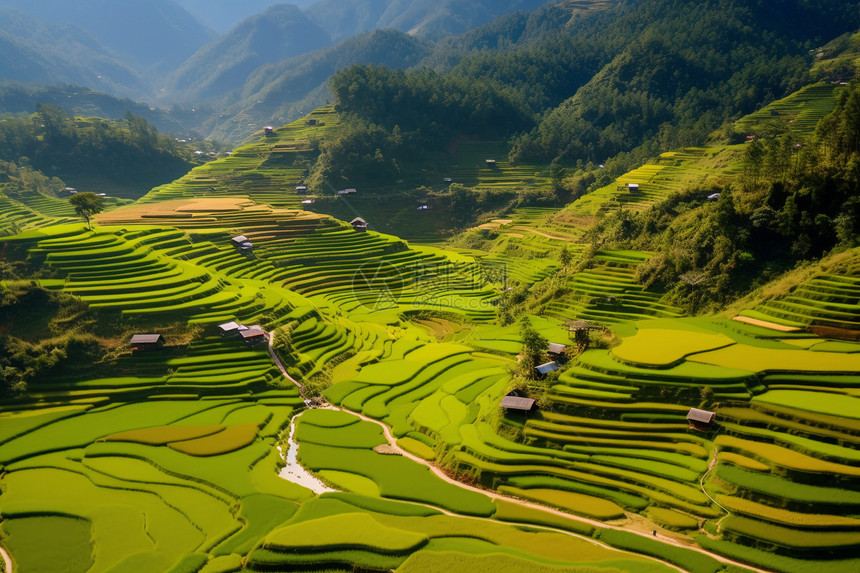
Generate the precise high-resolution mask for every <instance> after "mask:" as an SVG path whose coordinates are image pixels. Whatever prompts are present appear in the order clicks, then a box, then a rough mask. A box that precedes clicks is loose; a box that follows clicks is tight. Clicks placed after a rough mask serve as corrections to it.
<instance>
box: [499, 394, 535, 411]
mask: <svg viewBox="0 0 860 573" xmlns="http://www.w3.org/2000/svg"><path fill="white" fill-rule="evenodd" d="M499 406H500V407H502V408H504V409H505V410H508V411H510V410H514V411H517V412H531V411H533V410H534V409H535V401H534V400H533V399H532V398H521V397H520V396H505V397H504V398H502V402H501V404H499Z"/></svg>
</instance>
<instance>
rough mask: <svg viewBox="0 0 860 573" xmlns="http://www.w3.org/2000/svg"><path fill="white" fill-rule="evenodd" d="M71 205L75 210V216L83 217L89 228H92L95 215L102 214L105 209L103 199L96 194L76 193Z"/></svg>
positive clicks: (71, 199) (70, 200)
mask: <svg viewBox="0 0 860 573" xmlns="http://www.w3.org/2000/svg"><path fill="white" fill-rule="evenodd" d="M69 203H71V204H72V207H74V208H75V214H76V215H77V216H78V217H82V218H83V220H84V221H86V222H87V227H88V228H92V227H91V226H90V219H91V218H92V217H93V215H97V214H98V213H101V212H102V210H103V209H104V208H105V205H104V202H103V201H102V198H101V197H99V196H98V195H96V194H95V193H89V192H86V193H76V194H75V195H72V196H71V197H70V198H69Z"/></svg>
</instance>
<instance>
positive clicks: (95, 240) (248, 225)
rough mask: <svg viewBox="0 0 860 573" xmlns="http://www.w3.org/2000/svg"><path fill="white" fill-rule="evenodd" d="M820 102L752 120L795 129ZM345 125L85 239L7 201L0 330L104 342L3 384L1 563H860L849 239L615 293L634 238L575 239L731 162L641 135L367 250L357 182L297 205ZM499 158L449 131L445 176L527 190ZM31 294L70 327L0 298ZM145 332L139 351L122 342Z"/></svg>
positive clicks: (270, 139)
mask: <svg viewBox="0 0 860 573" xmlns="http://www.w3.org/2000/svg"><path fill="white" fill-rule="evenodd" d="M825 88H826V89H825ZM833 91H834V90H833V88H832V87H831V86H824V87H822V86H812V87H811V88H808V89H806V90H803V91H801V92H799V93H798V94H795V96H792V97H790V98H787V99H785V100H781V101H779V102H776V103H774V104H772V107H773V108H774V109H775V110H776V113H778V114H785V115H790V116H791V119H792V120H796V121H795V126H796V129H797V130H799V131H802V130H807V131H808V130H809V129H810V127H809V126H808V125H807V122H810V121H812V122H814V121H817V120H818V119H820V117H821V116H823V115H824V114H825V113H826V112H827V111H828V110H829V109H831V108H832V106H833V98H834V95H833ZM828 106H830V107H828ZM759 113H760V114H764V115H762V117H767V118H769V117H771V116H772V115H773V114H772V113H771V110H769V109H766V110H764V111H762V112H759ZM309 119H313V120H315V121H312V122H311V121H308V120H309ZM760 119H761V118H760V117H759V116H757V115H754V116H751V117H749V118H746V119H744V120H742V121H741V122H740V123H741V125H743V126H744V128H745V129H746V128H747V127H750V126H754V125H755V124H756V122H758V121H759V120H760ZM337 125H338V115H337V114H336V113H335V112H334V110H333V109H331V108H324V109H321V110H318V111H317V112H314V114H312V115H311V116H309V117H308V118H303V119H302V120H299V121H296V122H294V123H292V124H290V125H287V126H283V127H279V128H277V129H275V130H273V133H272V134H264V133H259V134H255V135H254V136H252V138H251V139H250V140H249V142H248V143H247V144H246V145H244V146H242V147H240V148H238V149H236V150H235V151H234V152H233V154H232V155H231V156H229V157H226V158H222V159H218V160H215V161H213V162H211V163H207V164H206V165H203V166H200V167H197V168H195V169H194V170H192V171H191V172H190V173H189V174H188V175H186V176H185V177H183V178H181V179H179V180H177V181H175V182H173V183H170V184H167V185H163V186H161V187H158V188H156V189H153V190H152V191H151V192H150V193H149V194H148V195H146V196H145V197H143V198H142V199H140V200H139V201H137V202H135V203H132V204H124V205H120V204H118V203H116V204H111V205H109V206H108V208H107V210H106V211H105V212H103V213H101V214H99V215H98V216H97V217H95V219H94V220H93V224H92V227H91V228H89V227H88V226H87V225H84V224H83V223H81V222H80V221H79V220H78V219H76V218H75V217H74V212H73V211H72V210H71V209H70V208H68V205H66V204H65V203H63V202H60V201H59V200H56V201H49V200H40V199H39V198H38V197H35V198H34V197H30V198H27V197H19V198H17V199H15V198H9V197H8V196H6V195H3V196H0V222H2V224H3V225H5V226H6V227H7V228H12V226H13V225H14V230H16V231H19V232H16V233H15V234H11V235H8V236H4V237H2V238H0V258H2V261H3V262H4V264H5V265H6V266H7V267H8V268H9V269H14V270H15V273H14V274H15V276H12V274H11V272H10V274H8V275H4V276H7V277H8V278H7V279H6V280H4V281H3V282H2V283H0V285H2V291H0V292H3V291H5V292H8V293H10V294H9V296H8V297H7V298H6V299H4V301H5V302H4V304H6V305H7V306H4V307H0V308H2V309H3V314H2V316H0V334H2V335H3V336H6V335H8V336H9V337H12V336H15V337H18V338H16V340H18V339H20V340H25V341H27V340H30V341H31V342H32V340H34V338H33V337H36V336H37V335H41V338H40V339H39V340H42V339H44V340H48V341H50V340H54V339H57V338H61V337H62V336H63V335H64V333H68V332H72V331H74V329H76V328H83V329H84V331H86V333H87V334H88V335H90V336H92V337H93V339H94V340H97V341H99V342H100V343H102V344H104V345H106V347H108V348H109V351H106V352H104V353H103V354H102V355H101V356H99V357H98V358H97V359H94V360H93V364H92V365H91V367H89V368H83V369H82V368H75V367H72V366H74V361H75V359H77V358H78V357H77V355H75V354H74V352H75V349H74V347H73V346H71V344H70V345H69V346H68V349H67V350H62V349H59V350H58V352H59V353H60V354H63V356H62V357H60V358H58V360H59V366H55V367H51V368H45V369H43V370H41V371H40V372H41V374H40V375H38V376H37V377H35V378H34V379H32V380H30V382H29V383H28V385H27V387H26V391H21V392H18V393H17V394H14V395H7V396H6V397H4V398H3V400H2V408H0V543H2V546H3V547H4V548H5V550H6V551H7V552H8V556H7V562H6V567H7V570H8V568H10V567H11V570H12V571H15V572H18V571H20V572H22V573H26V572H38V571H70V572H94V573H97V572H120V571H123V572H124V571H170V572H174V573H180V572H200V573H226V572H232V571H394V570H396V571H402V572H407V573H409V572H424V571H442V570H446V571H470V572H471V571H511V572H513V571H536V572H562V571H589V572H605V573H614V572H618V571H635V572H646V573H651V572H653V573H662V572H670V571H679V570H680V571H688V572H691V573H720V572H724V573H741V572H743V571H774V572H787V573H794V572H798V573H800V572H802V573H816V572H821V573H825V572H827V573H830V572H832V573H839V572H847V571H858V570H860V342H858V341H857V337H856V334H857V332H858V331H860V306H858V300H860V279H858V278H857V277H858V272H860V249H858V248H855V249H853V250H846V251H844V252H842V253H840V254H838V255H837V256H836V258H835V259H834V260H827V261H823V262H821V264H812V265H808V266H807V267H806V271H805V274H804V275H803V276H800V277H799V278H797V277H795V278H796V280H794V282H793V283H791V284H790V285H788V286H785V285H783V287H784V288H776V287H774V288H772V289H771V290H769V291H767V292H766V294H762V295H761V296H757V297H753V298H750V299H749V303H748V304H747V301H744V305H743V308H738V309H736V311H735V312H731V313H728V314H726V315H708V316H689V315H687V314H686V313H685V311H684V310H683V309H682V308H679V307H677V306H674V305H672V304H670V303H668V302H666V298H665V297H664V293H663V292H662V291H660V290H659V289H657V288H646V287H645V286H643V284H641V282H640V281H639V279H638V275H637V272H638V269H640V268H641V266H642V265H643V264H644V263H646V262H647V261H649V260H650V258H651V257H652V256H653V253H651V252H645V251H638V250H630V249H617V248H601V247H598V246H595V245H594V244H593V243H592V242H591V240H590V238H589V236H588V230H589V228H590V227H591V225H592V224H593V223H594V222H595V221H596V220H597V219H598V218H600V217H602V216H605V215H606V214H607V213H611V212H614V211H617V210H621V209H627V210H630V211H634V212H640V211H642V212H644V211H647V210H648V209H650V208H651V207H652V206H653V205H657V204H659V203H660V202H661V201H664V200H665V199H666V198H667V197H669V196H670V195H671V194H672V193H674V192H678V191H681V190H683V189H686V188H688V187H690V186H696V185H705V184H710V183H714V182H726V181H731V180H733V179H734V178H736V177H738V176H739V173H740V171H741V169H740V167H739V161H740V160H739V157H740V156H741V155H742V153H743V145H745V144H737V145H734V144H730V145H725V146H714V147H711V148H686V149H679V150H675V151H667V152H665V153H663V154H662V155H661V156H660V157H659V158H657V159H654V160H653V161H651V162H648V163H646V164H645V165H643V166H641V167H639V168H637V169H635V170H633V171H630V172H629V173H627V174H626V175H624V176H622V177H620V178H617V180H616V181H613V182H612V183H611V184H610V185H608V186H605V187H602V188H600V189H597V190H595V191H593V192H592V193H590V194H588V195H585V196H584V197H582V198H580V199H578V200H577V201H574V202H573V203H571V204H570V205H568V206H566V207H564V208H560V209H559V208H550V207H534V206H531V207H529V206H518V207H516V208H511V209H508V210H506V211H505V212H504V213H502V214H500V215H498V216H496V217H493V218H488V219H487V220H486V221H482V222H481V224H480V226H479V227H476V228H474V229H472V230H470V231H468V233H466V238H465V239H464V238H462V237H461V238H456V237H455V238H453V239H451V240H450V241H449V242H447V243H445V242H442V239H443V238H444V237H443V235H441V234H440V232H439V229H441V227H439V226H438V225H436V223H433V222H432V221H434V219H433V218H432V217H433V215H432V213H430V212H428V213H423V212H421V211H420V210H418V209H416V208H414V206H409V212H410V213H411V215H410V217H413V218H415V220H416V221H417V220H418V218H419V217H423V216H425V215H427V219H426V221H425V222H424V223H415V226H416V232H415V234H414V236H415V237H417V238H418V239H419V240H416V241H413V242H409V241H408V240H404V239H402V238H400V237H398V236H394V235H391V234H386V233H383V232H378V231H382V230H385V225H384V223H383V221H387V220H390V219H389V218H391V217H405V215H403V214H402V213H405V212H406V208H405V207H403V206H402V205H397V204H394V205H393V206H386V205H383V206H379V207H377V208H376V210H375V211H374V217H376V218H375V219H374V218H372V217H371V216H370V215H368V214H367V212H366V211H364V210H363V208H364V206H365V205H367V204H370V203H372V201H370V200H369V199H362V198H360V196H361V193H362V191H363V190H358V192H357V194H356V197H355V199H352V198H347V197H340V198H338V197H337V196H332V197H329V198H328V199H327V201H329V202H330V203H331V204H333V205H335V207H333V209H335V208H336V209H340V211H337V213H338V215H339V216H340V217H341V219H343V220H339V219H336V218H333V217H330V216H328V215H325V214H321V213H316V212H312V210H311V208H310V206H311V204H310V203H304V204H303V201H314V200H317V199H318V198H320V197H321V196H322V195H324V194H325V193H324V192H323V191H320V190H311V193H310V194H306V193H304V192H302V193H299V192H297V191H296V187H300V186H302V185H303V182H304V177H305V172H306V169H307V168H308V165H309V164H310V162H312V161H313V160H314V153H315V152H314V149H313V145H312V144H311V143H310V141H311V139H313V138H324V137H325V136H326V133H327V130H331V129H335V128H336V127H337ZM505 152H506V149H505V148H504V145H503V144H500V143H499V142H488V143H481V142H471V141H470V142H462V143H461V144H460V145H459V146H458V148H457V149H456V152H455V153H456V157H457V165H458V168H457V171H453V172H452V173H451V174H450V177H451V178H453V179H454V180H455V181H458V182H463V183H465V184H468V185H470V186H472V187H477V188H479V189H480V188H481V187H484V188H488V189H497V190H499V189H501V190H502V191H504V192H512V193H514V194H516V193H517V192H518V191H521V190H524V189H534V188H544V187H546V186H548V185H549V179H548V175H547V174H548V166H546V165H543V166H541V165H512V164H509V163H508V162H507V160H506V153H505ZM496 157H498V163H497V164H496V165H495V166H491V167H488V166H487V164H486V163H485V161H486V159H488V158H496ZM629 184H638V186H639V187H638V188H631V186H630V185H629ZM428 185H431V186H432V185H436V186H438V187H440V188H441V187H442V182H441V181H433V182H429V183H428ZM634 189H635V190H634ZM377 191H379V190H377ZM318 195H319V197H318ZM338 201H340V202H341V203H336V202H338ZM404 201H406V203H408V202H409V201H411V199H409V200H404ZM406 203H404V204H406ZM351 209H352V210H354V211H356V212H355V213H354V214H352V215H351V216H350V212H351V211H350V210H351ZM428 211H432V210H428ZM359 214H360V215H362V216H366V217H367V218H368V223H369V230H367V231H365V230H363V229H362V228H360V227H359V228H354V227H353V225H351V224H350V223H348V222H346V221H348V220H350V219H351V218H352V217H354V216H357V215H359ZM437 219H438V217H437ZM404 221H405V222H404ZM427 221H430V222H427ZM405 224H408V220H405V219H404V220H401V222H400V223H398V225H405ZM422 225H424V226H422ZM469 237H472V238H471V239H470V238H469ZM430 242H432V243H433V246H430V245H429V244H428V243H430ZM39 287H41V288H43V289H45V290H46V291H47V292H48V293H52V294H53V295H55V296H57V297H59V296H61V295H63V296H65V295H68V296H69V297H76V298H75V300H79V301H80V304H81V307H82V308H83V309H85V310H79V314H78V315H76V316H77V318H75V317H74V316H72V317H68V316H65V317H64V316H62V315H58V317H56V318H53V319H51V320H48V319H46V318H44V317H42V318H39V311H38V309H33V308H30V309H27V311H26V312H27V313H29V314H21V313H22V312H24V311H19V310H16V311H15V312H13V311H12V310H9V311H8V312H6V311H7V309H12V308H13V307H14V304H15V301H14V300H13V298H14V297H13V295H12V294H11V293H22V292H26V291H27V289H37V288H39ZM527 295H528V296H532V297H533V299H531V300H533V301H534V304H533V306H532V307H530V311H529V312H527V313H524V314H526V315H528V318H529V323H530V325H531V328H532V329H533V330H534V331H535V332H536V333H537V334H538V335H539V337H542V338H543V339H545V342H548V343H556V344H555V345H553V346H554V347H555V348H554V349H553V348H550V349H549V350H552V351H553V356H552V357H550V356H549V355H548V354H547V352H546V350H547V349H546V348H542V349H541V354H540V357H539V358H540V361H541V362H547V363H551V364H555V365H556V366H559V365H560V368H558V370H557V371H554V372H550V373H549V374H548V375H547V376H545V377H544V376H536V377H531V376H524V375H523V373H522V367H521V364H523V363H525V361H526V357H524V329H523V328H522V327H521V323H520V319H521V318H523V317H522V316H521V315H517V316H510V317H508V320H503V319H502V318H503V314H504V312H507V310H506V309H508V308H521V307H510V306H508V305H509V304H512V303H511V301H512V300H514V299H516V297H518V296H519V297H525V296H527ZM15 296H20V297H23V295H21V294H17V295H15ZM52 300H53V299H52ZM14 308H17V307H14ZM46 312H47V311H46ZM25 317H28V318H25ZM80 317H85V319H84V318H80ZM232 322H235V323H238V324H242V325H247V326H251V325H260V328H261V329H262V330H256V329H253V328H252V329H249V330H241V331H239V330H238V329H237V328H236V326H237V325H233V326H230V324H229V323H232ZM40 331H41V332H40ZM75 332H78V331H75ZM34 333H35V334H34ZM140 334H150V335H151V334H162V335H163V336H160V337H148V338H147V337H144V338H146V340H145V341H144V342H138V343H135V345H134V349H132V347H131V346H130V344H129V340H130V338H131V336H132V335H140ZM28 337H29V338H28ZM139 340H140V339H139ZM21 344H23V343H21ZM45 344H48V343H47V342H46V343H45ZM150 345H151V347H150ZM38 348H39V349H40V352H41V353H42V354H45V355H47V354H50V352H52V351H50V350H49V347H48V346H39V347H38ZM559 348H561V350H559ZM60 350H62V351H61V352H60ZM21 352H23V351H21ZM559 353H562V354H564V355H565V356H564V357H562V358H558V354H559ZM10 355H11V352H10ZM54 356H55V357H57V356H59V354H57V353H54ZM31 358H32V357H31ZM551 358H555V359H557V360H558V362H551ZM63 360H67V361H69V364H70V366H69V367H68V368H66V367H64V366H63ZM529 374H530V372H529ZM5 375H6V374H5V373H4V376H5ZM713 414H715V416H714V415H713Z"/></svg>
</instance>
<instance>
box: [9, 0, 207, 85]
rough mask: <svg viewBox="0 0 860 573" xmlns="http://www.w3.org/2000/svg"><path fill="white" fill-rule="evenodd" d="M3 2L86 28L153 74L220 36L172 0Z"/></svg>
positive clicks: (73, 54) (82, 56)
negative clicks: (216, 35)
mask: <svg viewBox="0 0 860 573" xmlns="http://www.w3.org/2000/svg"><path fill="white" fill-rule="evenodd" d="M2 4H3V5H5V6H10V7H13V8H17V9H18V10H21V11H22V12H25V13H27V14H29V15H31V16H34V17H36V18H39V19H41V20H43V21H45V22H48V23H51V24H74V25H76V26H78V27H80V28H81V29H83V30H86V31H87V32H89V33H90V34H92V36H93V37H94V38H96V39H97V40H98V42H100V43H101V44H103V45H104V46H105V47H107V48H108V49H109V50H111V51H112V52H114V53H117V54H121V55H123V56H125V58H126V59H127V60H129V64H131V63H133V64H135V65H136V66H137V67H138V71H139V73H140V74H141V75H144V76H146V77H149V78H150V79H155V78H157V77H159V76H161V75H163V74H165V73H168V72H170V71H172V70H174V69H175V68H176V67H178V66H179V65H180V64H181V63H182V62H183V61H185V60H186V59H187V58H188V57H189V56H191V55H192V54H193V53H194V52H195V51H196V50H197V49H198V48H199V47H200V46H202V45H203V44H205V43H206V42H208V41H209V40H211V39H212V38H213V37H214V36H215V33H214V32H213V31H212V30H210V29H209V28H207V27H206V26H204V25H203V24H201V23H200V21H198V20H197V19H196V18H194V17H193V16H192V15H191V14H189V13H188V12H187V11H186V10H185V9H183V8H182V7H181V6H179V5H178V4H177V3H176V2H174V1H173V0H123V1H122V2H117V1H115V0H74V2H70V1H68V0H39V1H38V2H33V1H31V0H2ZM0 29H2V30H6V29H8V25H7V23H6V22H3V23H0ZM87 57H88V56H87V55H86V54H84V53H77V52H76V51H67V52H66V59H67V60H68V59H75V58H77V59H78V60H79V61H81V62H83V61H85V59H86V58H87ZM52 59H53V58H52ZM89 86H90V87H99V86H97V85H94V84H89Z"/></svg>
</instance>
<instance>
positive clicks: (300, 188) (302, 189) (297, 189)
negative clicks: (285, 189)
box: [296, 185, 308, 195]
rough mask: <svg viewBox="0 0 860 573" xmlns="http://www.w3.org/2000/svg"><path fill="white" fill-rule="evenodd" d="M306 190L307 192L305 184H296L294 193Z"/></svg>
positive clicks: (301, 192) (302, 192)
mask: <svg viewBox="0 0 860 573" xmlns="http://www.w3.org/2000/svg"><path fill="white" fill-rule="evenodd" d="M307 192H308V187H307V185H296V193H298V194H299V195H304V194H305V193H307Z"/></svg>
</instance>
